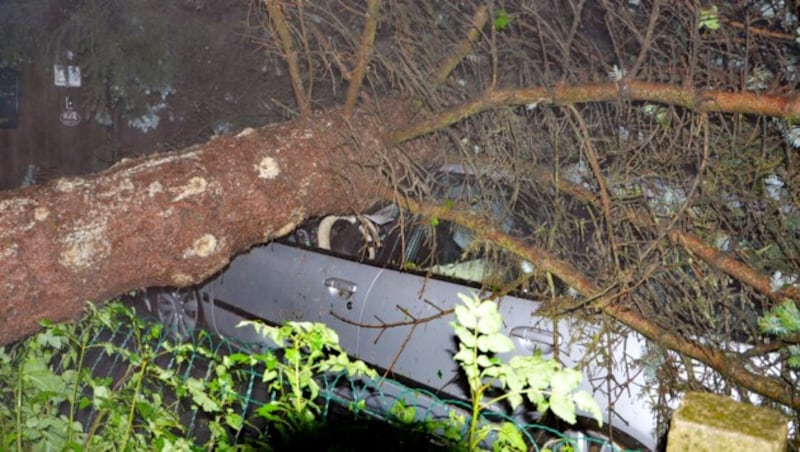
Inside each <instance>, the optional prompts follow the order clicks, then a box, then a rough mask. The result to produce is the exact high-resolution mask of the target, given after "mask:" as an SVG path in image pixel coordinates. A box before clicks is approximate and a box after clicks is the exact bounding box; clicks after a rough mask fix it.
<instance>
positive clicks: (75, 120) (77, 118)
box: [58, 110, 81, 127]
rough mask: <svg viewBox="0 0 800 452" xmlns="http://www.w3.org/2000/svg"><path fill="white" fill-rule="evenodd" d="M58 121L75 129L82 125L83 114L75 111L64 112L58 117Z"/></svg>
mask: <svg viewBox="0 0 800 452" xmlns="http://www.w3.org/2000/svg"><path fill="white" fill-rule="evenodd" d="M58 120H59V121H61V124H64V125H65V126H67V127H75V126H77V125H78V124H80V123H81V114H80V113H78V112H77V111H75V110H64V111H62V112H61V114H60V115H58Z"/></svg>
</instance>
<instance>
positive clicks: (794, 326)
mask: <svg viewBox="0 0 800 452" xmlns="http://www.w3.org/2000/svg"><path fill="white" fill-rule="evenodd" d="M758 327H759V328H760V329H761V331H762V332H763V333H766V334H770V335H773V336H775V337H777V338H779V339H786V338H789V337H790V336H794V335H796V334H798V333H800V310H798V309H797V303H795V302H794V300H786V301H784V302H783V303H781V304H779V305H777V306H775V307H774V308H772V309H770V310H769V311H767V312H766V313H765V314H764V315H763V316H761V317H760V318H759V319H758ZM786 352H787V353H788V355H789V357H788V360H787V363H788V364H789V366H790V367H792V368H795V369H798V368H800V346H797V345H789V346H788V347H786Z"/></svg>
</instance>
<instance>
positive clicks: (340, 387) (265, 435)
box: [57, 315, 617, 451]
mask: <svg viewBox="0 0 800 452" xmlns="http://www.w3.org/2000/svg"><path fill="white" fill-rule="evenodd" d="M148 325H152V324H149V323H148ZM88 328H93V330H92V331H91V332H89V336H85V337H90V339H89V340H88V344H87V345H88V346H87V347H85V349H86V350H87V351H86V354H85V356H84V358H83V360H82V361H83V362H82V366H83V368H85V369H88V370H89V372H90V374H91V375H92V376H94V377H95V378H100V379H105V381H107V382H108V383H109V386H110V387H117V386H120V382H121V381H122V380H123V379H126V378H130V375H131V373H132V372H135V371H136V370H135V369H134V368H140V367H141V366H142V365H143V364H142V361H141V360H142V357H146V356H149V357H152V361H151V362H149V363H146V365H148V366H151V367H153V368H158V369H160V372H159V373H145V374H143V375H144V378H143V380H142V381H141V383H140V384H141V385H143V386H146V387H148V388H150V390H155V391H158V392H159V394H160V399H161V400H162V403H164V404H167V405H168V406H170V407H175V410H176V412H177V414H178V416H179V418H180V424H181V425H182V426H183V427H184V428H183V429H182V431H180V432H179V434H180V435H182V436H183V437H184V438H186V439H188V440H190V442H191V443H193V444H195V445H197V446H198V447H203V445H206V444H208V443H207V442H208V440H209V438H211V435H212V427H211V424H210V422H211V421H212V420H213V415H212V414H209V413H208V412H205V411H204V410H203V409H200V408H198V405H197V403H196V401H193V400H192V398H191V397H188V396H187V394H179V393H176V391H175V390H173V389H172V387H170V385H169V384H166V383H165V381H164V379H163V378H158V377H157V375H161V376H162V377H163V375H165V374H167V375H174V376H175V377H176V378H178V379H180V380H182V381H186V380H188V379H190V378H191V379H199V380H201V381H203V382H204V383H205V385H206V387H207V388H208V387H214V384H215V383H214V380H215V379H216V378H217V375H218V374H217V366H218V365H219V363H220V362H221V360H222V359H223V358H224V357H225V356H230V355H231V354H232V353H245V354H247V353H253V354H263V353H264V352H265V347H266V346H265V344H262V343H258V344H252V343H251V344H248V343H241V342H237V341H235V340H232V339H227V338H221V337H218V336H215V335H212V334H208V333H206V332H199V333H197V334H194V335H193V336H191V337H189V338H186V339H185V340H184V341H181V342H180V343H178V344H176V342H175V341H174V340H173V339H171V338H169V337H168V335H167V334H165V333H164V331H163V330H162V331H160V332H159V330H160V329H158V328H157V329H156V330H155V334H154V333H153V332H152V331H153V330H152V329H151V328H152V326H148V327H147V328H148V331H150V332H149V333H146V334H142V330H141V323H140V322H136V321H131V318H125V316H124V315H123V316H121V317H119V318H116V320H115V323H114V324H106V325H95V324H88ZM86 333H87V332H86V331H84V335H85V334H86ZM64 362H67V361H64ZM75 364H76V363H75V360H70V361H69V362H67V365H68V366H72V365H75ZM57 366H60V367H62V369H61V370H62V371H65V370H68V369H66V368H65V366H64V365H63V363H61V364H57ZM263 372H264V368H263V365H260V364H256V365H252V366H242V367H241V368H239V369H238V370H237V371H236V372H232V373H231V376H232V377H233V378H232V380H231V385H230V387H228V389H227V391H229V392H230V394H229V395H233V396H234V397H235V400H236V401H235V403H233V404H231V406H233V407H235V410H236V411H237V413H236V414H238V415H240V416H241V417H242V418H243V419H244V422H243V423H242V426H241V428H238V429H233V428H230V427H228V428H227V435H228V440H227V441H228V443H229V444H232V445H234V446H246V445H251V446H252V445H258V444H262V445H264V444H269V441H270V440H271V432H270V428H271V426H270V424H268V423H267V422H266V421H265V420H264V419H263V418H261V417H260V416H258V414H257V412H258V410H259V409H260V408H261V407H263V406H264V405H265V404H269V403H271V402H274V400H275V394H274V393H271V392H270V391H269V390H268V389H267V385H266V384H265V383H263V381H262V378H263ZM317 381H318V383H319V385H320V391H319V396H318V398H317V400H316V403H317V405H318V406H319V407H320V408H321V410H320V414H319V421H320V425H321V426H323V428H321V429H320V430H319V431H318V432H316V433H315V435H303V436H301V437H298V438H296V439H293V440H292V441H291V444H286V443H284V444H281V445H280V446H278V447H276V445H275V444H270V445H269V446H267V447H268V448H270V449H273V450H275V449H285V450H288V449H292V450H293V449H295V448H298V447H306V446H312V447H315V448H316V449H317V450H374V449H375V448H376V447H380V448H381V449H385V450H409V449H411V448H413V449H417V450H459V449H461V446H459V445H458V444H459V443H458V442H457V441H453V439H454V432H453V431H452V427H453V426H454V425H456V423H454V422H453V421H452V420H453V416H463V418H464V419H466V420H467V421H468V420H469V419H470V417H469V415H470V412H471V407H470V406H469V405H468V404H467V403H465V402H463V401H459V400H447V399H442V398H440V397H438V396H437V395H436V394H434V393H433V392H431V391H428V390H424V389H418V388H412V387H410V386H407V385H405V384H402V383H400V382H398V381H396V380H393V379H390V378H375V379H372V378H365V377H351V376H349V375H346V374H322V375H318V379H317ZM80 391H82V392H83V394H84V395H85V396H86V397H89V398H91V394H92V389H91V388H90V387H88V386H87V385H84V386H83V387H82V388H81V389H80ZM82 405H86V406H82ZM82 405H77V406H76V405H74V404H72V405H69V406H68V405H66V404H63V406H64V409H72V410H77V413H73V415H74V417H75V419H76V420H78V421H79V422H81V423H82V424H83V425H84V426H89V425H93V424H96V422H95V421H96V420H97V417H98V415H99V411H100V410H99V409H98V408H97V406H95V405H94V404H82ZM481 418H482V419H481V421H482V422H493V423H500V422H505V421H508V422H512V423H514V424H515V425H516V427H517V428H518V429H519V430H520V431H522V432H523V435H524V438H525V440H526V442H527V444H528V447H529V449H528V450H531V451H539V450H542V449H544V448H548V449H549V450H553V451H559V450H581V449H582V448H583V447H585V445H586V444H588V445H590V450H597V451H601V450H602V451H611V450H617V449H616V448H614V447H613V446H612V445H610V444H608V443H603V442H602V441H600V440H597V439H594V438H583V439H582V441H583V444H584V446H579V447H575V443H574V436H571V437H567V436H565V435H564V434H563V433H560V432H559V431H557V430H555V429H554V428H551V427H548V426H546V425H542V424H538V423H521V422H520V421H519V420H518V419H515V418H511V417H508V416H506V415H504V414H501V413H498V412H493V411H486V412H484V413H482V414H481ZM101 424H102V423H101ZM458 424H460V427H459V428H460V430H459V431H458V432H456V434H455V436H460V437H461V438H464V437H465V436H466V434H467V431H466V428H467V426H468V425H469V424H468V422H465V423H458ZM100 428H102V426H101V427H100ZM448 436H449V438H450V440H448V439H447V438H446V437H448ZM496 439H497V437H496V435H494V436H493V435H490V437H489V438H488V439H487V440H485V441H484V443H483V444H482V447H485V448H486V449H489V450H491V449H492V443H493V441H495V440H496ZM337 442H338V444H339V445H338V446H335V444H336V443H337ZM461 444H464V442H461ZM319 446H322V447H321V448H320V447H319ZM587 450H589V449H587Z"/></svg>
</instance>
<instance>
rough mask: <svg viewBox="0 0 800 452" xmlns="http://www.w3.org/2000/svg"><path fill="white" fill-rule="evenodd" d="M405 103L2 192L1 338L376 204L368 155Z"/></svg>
mask: <svg viewBox="0 0 800 452" xmlns="http://www.w3.org/2000/svg"><path fill="white" fill-rule="evenodd" d="M402 110H403V109H402V108H399V106H398V105H397V104H395V103H393V102H384V104H383V113H381V112H369V113H368V112H359V113H356V114H354V115H351V116H349V117H348V118H347V119H345V118H343V117H342V115H341V114H340V113H339V111H331V112H328V113H320V114H316V115H314V116H312V117H311V118H310V119H309V120H307V121H304V120H299V121H297V122H291V123H283V124H277V125H270V126H266V127H263V128H259V129H256V130H254V129H245V130H244V131H242V132H241V133H239V134H237V135H235V136H234V135H230V136H223V137H217V138H214V139H212V140H211V141H210V142H208V143H205V144H201V145H197V146H193V147H191V148H188V149H186V150H184V151H182V152H176V153H168V154H156V155H153V156H150V157H146V158H140V159H136V160H123V161H121V162H119V163H117V164H116V165H114V166H113V167H111V168H110V169H108V170H106V171H104V172H102V173H98V174H96V175H92V176H89V177H86V178H65V179H59V180H55V181H51V182H49V183H47V184H44V185H41V186H33V187H29V188H25V189H19V190H13V191H7V192H0V274H2V275H3V283H2V284H0V300H1V301H0V344H7V343H9V342H12V341H15V340H17V339H20V338H21V337H23V336H25V335H27V334H30V333H32V332H34V331H36V330H37V329H38V327H39V322H40V320H42V319H45V318H47V319H51V320H53V321H61V320H67V319H71V318H76V317H77V316H79V315H80V313H81V311H82V308H83V306H84V303H85V302H86V301H87V300H92V301H95V302H102V301H103V300H106V299H108V298H111V297H115V296H118V295H120V294H122V293H125V292H127V291H130V290H133V289H137V288H143V287H149V286H176V287H183V286H188V285H192V284H196V283H200V282H202V281H203V280H205V279H207V278H208V277H209V276H211V275H213V274H215V273H216V272H218V271H219V270H220V269H222V268H223V267H224V266H225V265H226V264H227V263H228V262H229V260H230V258H231V256H234V255H236V254H237V253H240V252H242V251H243V250H246V249H248V248H249V247H251V246H252V245H254V244H258V243H264V242H267V241H269V240H271V239H274V238H277V237H280V236H282V235H284V234H286V233H288V232H290V231H291V230H292V229H294V227H295V226H296V225H297V224H299V223H300V222H302V221H303V220H304V219H306V218H309V217H313V216H317V215H323V214H327V213H334V212H352V211H359V210H362V209H364V208H366V207H367V206H368V204H369V202H370V200H371V199H372V195H374V194H375V190H376V186H378V185H379V184H378V183H377V182H378V181H379V178H380V177H381V176H380V174H379V173H378V171H377V170H376V169H374V168H376V167H378V165H370V164H369V163H370V162H371V161H373V160H374V159H376V158H377V157H379V156H381V155H383V154H382V153H383V152H392V151H389V150H386V149H385V148H384V146H383V141H382V136H383V135H384V134H385V130H386V129H385V128H384V127H383V124H392V123H394V124H398V123H400V124H402V123H403V120H402V118H400V117H399V115H402V113H401V112H402ZM387 112H388V113H387ZM379 118H383V121H381V120H380V119H379ZM397 121H399V122H397ZM417 144H418V143H417ZM402 152H404V153H406V154H407V155H409V156H410V157H411V158H414V159H416V160H417V161H424V159H426V158H428V156H429V155H430V153H428V152H426V151H425V150H424V149H423V148H422V147H417V148H411V147H410V146H408V145H406V146H405V147H404V148H403V149H402ZM383 157H384V158H385V157H387V156H386V155H383ZM370 168H373V169H370Z"/></svg>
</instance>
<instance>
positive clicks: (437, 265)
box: [407, 221, 532, 286]
mask: <svg viewBox="0 0 800 452" xmlns="http://www.w3.org/2000/svg"><path fill="white" fill-rule="evenodd" d="M410 242H411V243H410V245H411V246H409V249H408V254H407V260H408V261H409V262H412V263H413V267H414V268H416V269H419V270H422V271H429V272H431V273H433V274H436V275H440V276H445V277H449V278H456V279H462V280H465V281H470V282H475V283H479V284H483V285H486V286H503V285H506V284H508V283H511V282H513V281H516V280H517V279H518V278H520V277H521V276H524V274H526V273H531V271H532V267H531V266H530V265H527V266H526V265H525V264H524V263H523V262H521V261H520V260H519V259H517V258H516V257H514V256H512V255H511V254H509V253H507V252H505V251H503V250H499V249H496V248H493V247H487V246H486V245H485V244H481V243H479V242H478V241H475V240H474V235H473V234H472V232H470V231H469V230H468V229H466V228H464V227H462V226H459V225H454V224H452V223H450V222H448V221H439V222H438V223H437V224H436V226H433V225H431V226H425V227H423V226H420V227H418V228H417V229H416V230H415V231H414V234H413V237H412V240H411V241H410ZM526 270H527V271H526Z"/></svg>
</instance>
